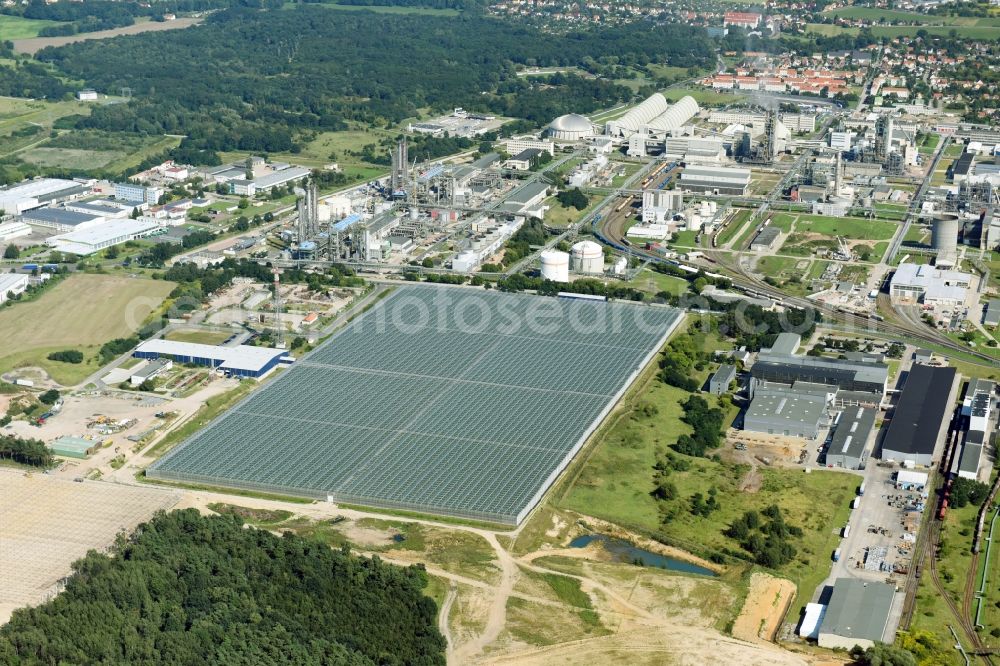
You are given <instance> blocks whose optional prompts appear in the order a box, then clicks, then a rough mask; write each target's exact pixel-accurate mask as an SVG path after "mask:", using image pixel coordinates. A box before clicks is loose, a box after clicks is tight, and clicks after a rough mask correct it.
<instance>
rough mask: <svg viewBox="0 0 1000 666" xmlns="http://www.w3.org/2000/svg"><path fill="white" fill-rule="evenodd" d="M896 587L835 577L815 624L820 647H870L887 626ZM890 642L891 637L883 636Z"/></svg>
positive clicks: (880, 637) (879, 638)
mask: <svg viewBox="0 0 1000 666" xmlns="http://www.w3.org/2000/svg"><path fill="white" fill-rule="evenodd" d="M895 594H896V590H895V588H893V587H892V586H891V585H887V584H886V583H880V582H874V581H871V582H869V581H864V580H861V579H859V578H838V579H837V580H836V582H834V584H833V594H831V595H830V603H829V604H828V605H827V607H826V613H825V614H824V615H823V622H822V623H821V624H820V627H819V641H818V642H819V645H820V647H824V648H828V649H834V648H843V649H845V650H850V649H851V648H853V647H854V646H855V645H859V646H861V647H862V648H869V647H873V646H874V645H875V643H876V642H881V641H882V640H883V637H884V635H885V633H886V630H887V629H888V627H889V614H890V611H891V610H892V602H893V598H894V597H895ZM886 640H887V642H889V643H891V642H892V641H893V638H892V637H889V638H887V639H886Z"/></svg>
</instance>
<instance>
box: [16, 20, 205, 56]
mask: <svg viewBox="0 0 1000 666" xmlns="http://www.w3.org/2000/svg"><path fill="white" fill-rule="evenodd" d="M201 21H202V19H200V18H179V19H175V20H173V21H164V22H163V23H158V22H156V21H147V22H144V23H136V24H135V25H129V26H125V27H124V28H115V29H114V30H99V31H97V32H83V33H80V34H78V35H67V36H65V37H31V38H29V39H15V40H14V52H15V53H30V54H32V55H34V54H35V53H37V52H38V51H41V50H42V49H44V48H45V47H46V46H65V45H66V44H72V43H74V42H83V41H87V40H90V39H107V38H108V37H117V36H118V35H136V34H139V33H140V32H159V31H161V30H179V29H181V28H190V27H191V26H193V25H198V24H199V23H201Z"/></svg>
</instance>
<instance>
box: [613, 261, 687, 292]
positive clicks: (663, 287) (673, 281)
mask: <svg viewBox="0 0 1000 666" xmlns="http://www.w3.org/2000/svg"><path fill="white" fill-rule="evenodd" d="M626 284H627V285H628V286H630V287H635V288H636V289H641V290H643V291H646V292H649V293H650V294H656V293H659V292H661V291H666V292H669V293H671V294H674V295H676V296H680V295H681V294H683V293H684V292H686V291H687V290H688V282H687V280H683V279H681V278H679V277H673V276H672V275H664V274H663V273H659V272H657V271H654V270H651V269H649V268H644V269H643V270H641V271H639V273H638V274H637V275H636V276H635V277H634V278H632V279H631V280H629V281H628V282H627V283H626Z"/></svg>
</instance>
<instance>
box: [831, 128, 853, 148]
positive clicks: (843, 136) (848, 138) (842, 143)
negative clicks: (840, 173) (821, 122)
mask: <svg viewBox="0 0 1000 666" xmlns="http://www.w3.org/2000/svg"><path fill="white" fill-rule="evenodd" d="M853 141H854V132H830V147H831V148H833V149H834V150H842V151H845V152H846V151H849V150H850V149H851V144H852V143H853Z"/></svg>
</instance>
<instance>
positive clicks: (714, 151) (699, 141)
mask: <svg viewBox="0 0 1000 666" xmlns="http://www.w3.org/2000/svg"><path fill="white" fill-rule="evenodd" d="M664 151H665V152H664V154H665V155H666V157H667V158H668V159H672V160H685V161H689V162H721V161H722V160H723V159H724V158H725V157H726V147H725V145H724V144H723V143H722V139H718V138H715V137H697V136H678V137H667V138H666V140H665V143H664Z"/></svg>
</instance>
